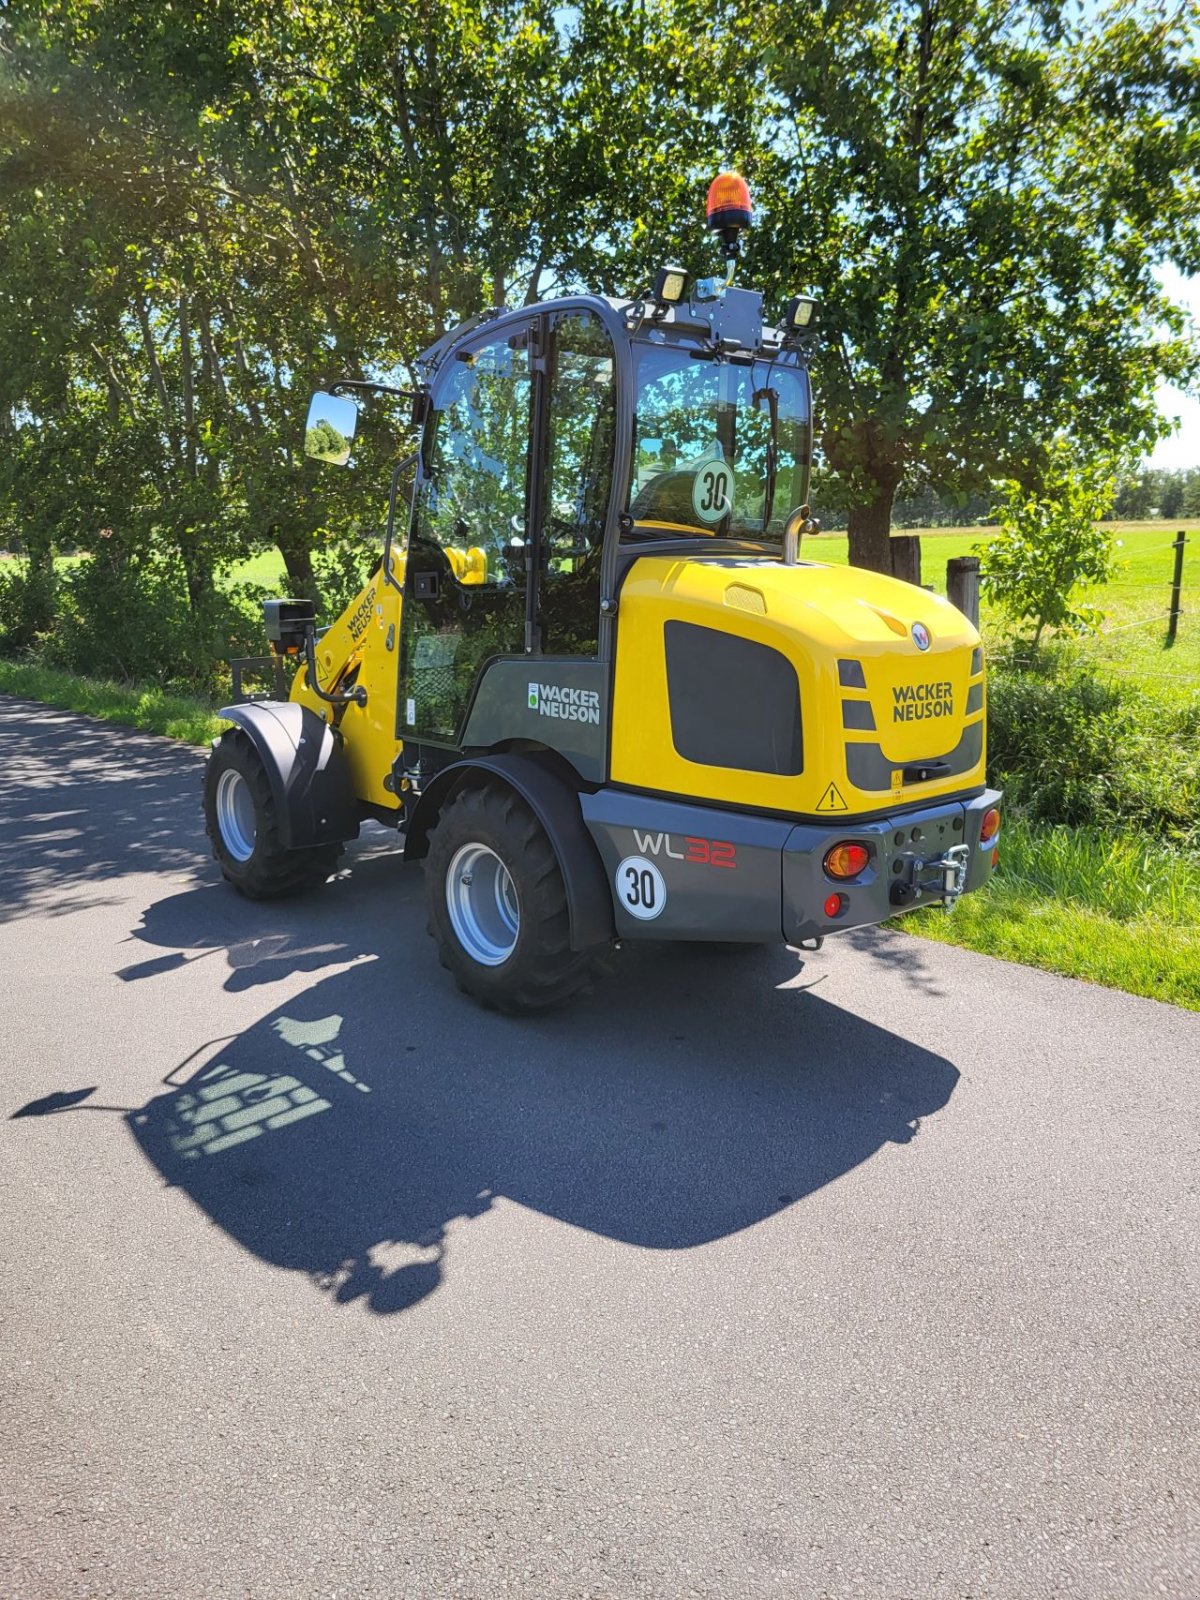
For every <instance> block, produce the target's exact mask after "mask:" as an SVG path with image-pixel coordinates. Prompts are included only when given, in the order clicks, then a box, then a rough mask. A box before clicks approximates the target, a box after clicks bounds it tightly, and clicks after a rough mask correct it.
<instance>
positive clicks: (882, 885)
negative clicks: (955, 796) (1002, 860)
mask: <svg viewBox="0 0 1200 1600" xmlns="http://www.w3.org/2000/svg"><path fill="white" fill-rule="evenodd" d="M999 800H1000V796H999V795H998V794H997V793H996V791H995V790H994V789H988V790H985V791H984V793H983V794H981V795H978V796H977V797H976V798H975V799H973V800H970V801H962V800H941V801H937V802H935V803H934V804H933V805H929V806H922V807H921V808H920V809H919V810H916V811H910V810H907V809H906V810H903V811H900V812H898V813H897V814H896V815H895V816H894V817H891V818H887V817H883V818H879V819H877V820H876V821H874V822H869V823H863V824H855V823H854V821H853V820H852V819H851V820H849V821H847V822H845V823H842V824H841V825H840V826H839V825H838V824H837V823H834V824H832V825H826V824H809V823H804V824H801V825H799V826H798V827H796V828H793V830H792V831H791V833H790V834H789V835H788V839H787V843H786V845H785V847H784V851H783V931H784V937H785V938H786V939H787V941H788V943H789V944H796V943H798V942H799V941H800V940H801V939H811V938H814V937H816V936H817V935H819V934H829V933H837V932H841V931H845V930H847V929H850V928H862V927H870V926H871V925H872V924H874V923H878V922H883V921H884V920H885V919H886V918H888V917H892V916H895V915H897V913H900V912H904V911H911V910H915V909H916V908H917V907H918V906H922V905H930V904H934V905H936V904H937V903H939V901H940V900H941V895H940V893H939V892H938V891H937V890H936V889H934V890H929V889H920V888H919V887H918V888H913V886H914V885H920V884H921V883H923V882H928V880H929V879H931V878H932V879H936V878H937V872H936V869H931V868H930V866H929V863H931V862H933V861H936V860H937V858H938V857H940V856H941V855H942V854H943V853H944V852H945V851H946V850H947V849H949V848H952V847H953V846H955V845H962V844H965V845H967V846H968V847H969V849H970V859H969V862H968V866H967V881H966V889H967V890H968V891H969V890H973V889H981V888H982V887H983V886H984V884H985V883H986V882H987V880H988V879H989V878H990V877H991V874H992V850H991V846H990V845H988V846H984V847H981V846H980V844H979V829H980V824H981V823H982V821H983V815H984V812H985V811H987V809H988V807H989V806H994V805H997V804H998V803H999ZM842 840H853V841H857V842H859V843H862V844H865V845H867V846H868V848H869V849H870V850H871V865H870V866H869V868H868V869H867V871H866V872H864V873H863V874H862V877H861V879H860V880H856V881H855V882H854V883H852V884H845V885H843V884H838V883H836V882H835V881H834V880H833V879H831V878H829V877H828V876H827V875H826V873H825V870H824V860H825V853H826V851H827V850H828V849H829V847H830V846H831V845H832V844H836V843H839V842H840V841H842ZM898 884H904V885H907V886H909V887H910V888H911V889H912V898H911V899H910V900H908V901H907V903H906V904H903V905H896V904H893V903H892V900H891V894H892V890H893V888H894V887H895V886H896V885H898ZM834 890H836V891H837V892H838V893H839V894H843V895H845V897H846V900H847V902H848V904H847V906H846V909H845V911H844V912H843V913H842V914H841V915H840V916H838V917H837V918H835V919H832V920H831V919H829V918H828V917H826V916H825V912H824V904H825V899H826V896H828V895H829V894H831V893H832V892H833V891H834Z"/></svg>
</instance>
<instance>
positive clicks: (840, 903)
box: [825, 894, 847, 917]
mask: <svg viewBox="0 0 1200 1600" xmlns="http://www.w3.org/2000/svg"><path fill="white" fill-rule="evenodd" d="M846 905H847V900H846V897H845V895H843V894H831V895H830V896H829V898H828V899H827V900H826V902H825V915H826V916H827V917H840V916H841V914H842V912H843V911H844V910H845V908H846Z"/></svg>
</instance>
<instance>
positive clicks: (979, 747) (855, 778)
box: [846, 722, 983, 789]
mask: <svg viewBox="0 0 1200 1600" xmlns="http://www.w3.org/2000/svg"><path fill="white" fill-rule="evenodd" d="M982 751H983V723H982V722H973V723H972V724H971V725H970V726H969V727H967V728H964V729H963V735H962V738H961V739H960V740H959V741H958V743H957V744H956V745H955V746H954V749H953V750H950V751H947V752H945V753H943V754H941V755H934V754H933V753H932V752H931V753H930V754H929V755H927V756H925V757H923V758H922V759H923V760H924V761H926V762H932V761H938V762H945V764H946V767H945V771H944V772H942V773H941V774H939V776H941V777H953V776H955V775H956V774H957V773H959V772H969V771H970V770H971V768H972V767H973V766H975V765H976V764H977V763H978V761H979V757H980V755H981V753H982ZM920 765H921V762H920V761H916V760H913V761H889V760H888V758H887V757H886V756H885V755H884V753H883V750H882V749H881V748H880V746H879V745H877V744H848V745H847V746H846V776H847V777H848V778H849V779H850V782H851V783H852V784H853V785H854V787H855V788H856V789H890V788H891V786H892V772H893V771H894V770H895V768H897V767H916V766H920Z"/></svg>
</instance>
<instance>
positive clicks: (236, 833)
mask: <svg viewBox="0 0 1200 1600" xmlns="http://www.w3.org/2000/svg"><path fill="white" fill-rule="evenodd" d="M216 809H217V827H218V828H219V829H220V830H221V843H222V844H223V845H224V846H225V848H226V850H228V852H229V854H230V855H231V856H232V857H233V859H234V860H235V861H249V859H250V857H251V856H252V855H253V854H254V843H255V840H256V838H257V837H258V819H257V817H256V816H255V813H254V796H253V795H252V794H251V792H250V785H249V784H248V783H247V782H246V780H245V778H244V777H243V776H242V774H241V773H240V772H237V771H236V770H235V769H234V768H233V767H227V768H226V769H225V771H224V772H223V773H222V774H221V776H220V778H219V779H218V780H217V807H216Z"/></svg>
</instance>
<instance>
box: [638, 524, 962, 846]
mask: <svg viewBox="0 0 1200 1600" xmlns="http://www.w3.org/2000/svg"><path fill="white" fill-rule="evenodd" d="M672 624H685V625H690V627H687V626H685V627H683V628H679V627H675V628H672V626H671V625H672ZM701 629H703V630H708V631H707V632H706V633H703V634H702V633H700V632H698V631H697V630H701ZM722 635H723V636H726V637H725V638H722V637H720V636H722ZM731 639H732V640H735V641H736V640H744V641H750V642H751V644H753V645H757V646H760V647H766V652H777V653H778V656H782V657H783V658H785V660H786V662H787V663H788V664H790V668H791V669H792V672H794V685H795V687H794V688H792V687H791V686H792V684H793V678H792V673H791V672H789V671H788V668H787V666H784V665H783V664H782V663H780V662H779V661H778V657H774V658H771V659H768V654H767V653H765V652H763V651H762V650H759V651H753V650H752V651H747V650H746V649H745V648H739V647H738V645H737V644H735V643H731V642H730V640H731ZM922 645H924V646H925V647H924V648H922ZM685 647H686V648H685ZM760 663H761V664H762V665H763V667H764V668H765V675H764V674H763V673H760V672H759V664H760ZM764 684H765V685H769V686H771V694H772V695H773V696H774V698H773V700H772V709H771V710H770V711H768V710H767V708H766V707H765V705H764V703H763V693H764V691H763V685H764ZM780 685H782V686H783V687H782V690H780V689H779V687H778V686H780ZM796 689H798V692H799V700H800V716H799V727H798V730H797V733H796V737H795V739H794V741H793V744H792V745H790V746H788V748H787V750H786V751H784V752H783V753H782V754H780V751H779V750H778V749H776V750H775V751H774V753H772V751H771V750H770V749H768V750H767V751H766V752H765V754H764V756H763V759H762V760H758V759H757V758H753V757H752V765H751V764H750V763H748V762H747V760H746V759H745V755H746V751H747V749H748V748H752V747H753V745H754V738H755V735H754V732H753V728H754V726H755V725H758V726H765V725H766V723H767V721H769V719H770V717H772V716H774V708H775V707H776V706H779V707H782V711H783V720H784V721H786V720H787V718H788V717H789V716H791V715H794V694H795V690H796ZM788 696H791V697H792V698H788ZM704 719H708V722H707V725H703V724H704ZM739 724H740V725H739ZM723 727H724V729H725V731H724V732H723ZM612 728H613V735H612V779H613V781H614V782H616V783H621V784H628V785H630V786H632V787H636V788H640V789H648V790H653V791H655V792H656V793H659V794H667V795H679V796H686V797H688V798H693V797H694V798H696V799H711V800H717V801H723V802H725V803H727V804H732V805H736V806H738V807H745V808H746V809H749V810H765V811H780V812H785V813H787V814H789V815H800V816H807V815H812V816H822V817H824V816H833V815H836V814H839V813H851V814H856V813H857V814H861V813H863V812H878V811H881V810H885V809H886V808H887V807H888V806H890V805H894V804H896V803H910V802H917V801H926V800H932V799H936V798H937V797H938V796H941V795H945V794H952V793H957V792H960V791H962V790H964V789H970V788H977V787H978V786H979V785H981V784H982V783H983V775H984V761H985V756H986V750H985V741H984V683H983V654H982V649H981V647H980V643H979V635H978V633H977V632H976V630H975V629H974V628H973V627H972V626H971V624H970V623H969V622H968V621H967V619H966V618H965V617H964V616H963V615H962V613H961V612H960V611H958V610H957V609H956V608H955V607H954V606H952V605H951V604H950V603H949V602H948V601H947V600H943V599H942V598H941V597H940V596H938V595H933V594H929V593H928V592H927V591H926V590H924V589H918V588H915V587H914V586H913V585H911V584H907V583H901V582H899V581H898V580H897V579H895V578H886V577H883V576H881V575H880V574H878V573H873V572H866V571H863V570H862V569H861V568H857V567H830V566H824V565H821V564H819V563H816V562H807V561H806V562H801V563H798V564H797V565H796V566H791V567H789V566H784V565H783V563H782V562H780V561H778V560H747V559H742V558H734V557H729V558H716V557H714V558H709V559H705V560H687V559H681V558H673V557H670V556H646V557H643V558H642V559H641V560H640V561H638V562H636V563H635V564H634V566H633V567H632V569H631V570H630V572H629V574H628V576H627V578H626V580H625V583H624V586H623V587H622V589H621V594H620V609H619V614H618V624H617V662H616V679H615V689H614V700H613V717H612ZM697 729H699V730H700V731H699V732H697ZM747 730H749V732H748V731H747ZM765 737H766V738H767V740H768V743H769V742H770V739H771V737H772V736H771V735H770V733H769V731H768V733H767V734H766V735H765ZM725 743H727V744H728V748H729V752H730V756H729V764H725V763H726V757H725V756H724V755H723V754H722V749H723V745H724V744H725ZM685 752H688V753H685ZM698 752H699V753H700V755H701V759H695V757H696V755H697V753H698Z"/></svg>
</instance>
